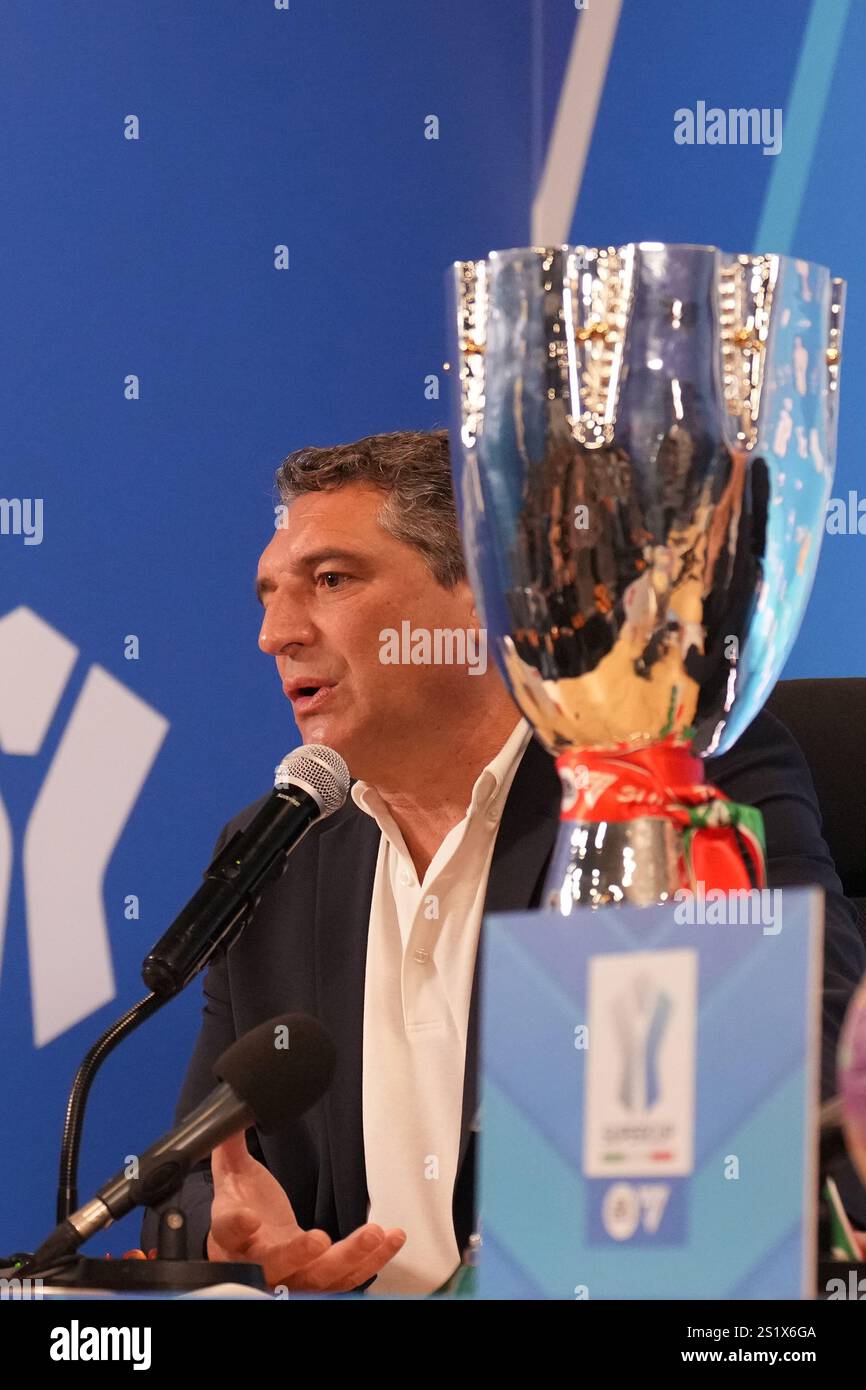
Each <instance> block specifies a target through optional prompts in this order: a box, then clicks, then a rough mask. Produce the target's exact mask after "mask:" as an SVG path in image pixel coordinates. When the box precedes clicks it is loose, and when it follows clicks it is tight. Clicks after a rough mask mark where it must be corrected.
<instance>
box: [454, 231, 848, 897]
mask: <svg viewBox="0 0 866 1390" xmlns="http://www.w3.org/2000/svg"><path fill="white" fill-rule="evenodd" d="M843 304H844V285H843V282H842V281H840V280H833V279H831V276H830V273H829V271H828V270H827V269H826V268H824V267H822V266H817V265H813V264H810V263H807V262H804V261H797V260H793V259H789V258H787V257H784V256H775V255H754V256H751V255H729V254H726V253H723V252H721V251H718V250H716V249H715V248H713V247H701V246H672V245H664V244H658V243H640V244H630V245H627V246H623V247H619V248H607V249H596V248H589V247H576V246H563V247H556V248H523V249H517V250H511V251H501V252H492V253H491V254H490V256H489V257H488V258H487V259H486V260H482V261H476V262H457V263H456V265H455V266H454V267H453V270H452V272H451V279H450V319H451V333H452V348H453V359H452V360H453V363H454V376H453V381H454V396H453V403H454V409H455V428H454V430H453V432H452V434H453V439H454V448H453V468H454V474H455V493H456V496H457V505H458V511H459V514H460V522H461V529H462V533H463V539H464V548H465V551H466V558H467V564H468V566H469V571H470V575H471V578H472V582H473V586H474V588H475V592H476V596H477V598H478V602H479V607H480V611H481V614H482V619H483V621H484V622H485V624H486V626H487V628H488V630H489V633H490V636H491V638H492V639H493V646H494V650H495V651H496V653H497V657H498V659H499V662H500V665H501V667H502V669H503V671H504V673H505V674H506V676H507V679H508V681H509V684H510V687H511V690H512V692H513V694H514V697H515V699H516V700H517V702H518V704H519V705H520V707H521V709H522V710H523V712H524V714H525V715H526V717H527V718H528V719H529V720H530V721H531V723H532V724H533V725H534V727H535V731H536V733H537V735H538V737H539V738H540V739H541V740H542V741H543V742H544V743H545V745H546V746H547V747H548V749H549V750H550V751H551V753H553V754H554V755H555V756H556V758H557V766H558V769H559V772H560V777H561V779H562V782H563V812H562V814H563V822H562V827H561V830H560V837H559V840H558V843H557V848H556V851H555V853H554V857H553V862H552V864H551V869H550V873H549V876H548V881H547V885H546V888H545V902H546V903H548V904H550V905H554V906H556V907H558V908H559V909H560V910H561V911H562V912H564V913H568V912H571V911H572V910H573V909H574V908H576V907H578V906H584V905H588V906H598V905H602V904H606V903H612V902H618V901H631V902H637V903H644V904H646V903H652V902H663V901H666V900H667V899H668V898H670V897H671V896H672V895H673V894H674V893H675V892H676V890H677V889H678V888H689V887H691V888H694V886H695V883H696V882H697V881H703V882H705V883H708V884H709V885H710V886H711V887H715V888H725V889H728V888H745V889H748V888H749V887H751V886H757V887H760V886H761V885H762V884H763V881H764V877H763V875H764V869H763V831H762V825H761V818H760V815H759V814H758V813H757V812H756V811H755V810H754V809H753V808H751V807H743V806H737V805H735V804H734V803H732V802H730V801H728V800H727V799H726V798H725V797H723V796H722V795H721V793H719V792H717V791H716V790H715V789H714V788H713V787H712V786H711V785H709V784H707V783H706V782H705V781H704V778H703V770H702V761H701V759H702V758H705V757H707V756H710V755H712V754H714V753H718V752H723V751H724V750H725V749H727V748H729V747H730V746H731V745H732V744H733V743H734V741H735V740H736V738H737V737H738V735H739V734H740V733H741V732H742V731H743V729H744V728H746V727H747V725H748V724H749V723H750V722H751V720H752V719H753V718H754V716H755V714H756V713H757V712H758V710H759V709H760V708H761V705H762V703H763V701H764V699H765V698H766V696H767V695H768V693H769V691H770V690H771V689H772V686H773V684H774V683H775V681H776V679H777V678H778V676H779V674H780V671H781V669H782V666H783V664H784V661H785V658H786V656H787V654H788V652H789V651H790V648H791V645H792V643H793V641H794V638H795V636H796V633H797V629H798V627H799V623H800V620H801V618H802V615H803V612H804V610H805V606H806V602H807V599H808V595H809V591H810V588H811V585H812V580H813V577H814V573H815V567H816V564H817V560H818V553H819V549H820V542H821V536H822V532H823V523H824V513H825V508H826V504H827V499H828V497H829V495H830V488H831V484H832V478H833V462H834V453H835V436H836V410H837V398H838V376H839V354H840V345H841V333H842V319H843Z"/></svg>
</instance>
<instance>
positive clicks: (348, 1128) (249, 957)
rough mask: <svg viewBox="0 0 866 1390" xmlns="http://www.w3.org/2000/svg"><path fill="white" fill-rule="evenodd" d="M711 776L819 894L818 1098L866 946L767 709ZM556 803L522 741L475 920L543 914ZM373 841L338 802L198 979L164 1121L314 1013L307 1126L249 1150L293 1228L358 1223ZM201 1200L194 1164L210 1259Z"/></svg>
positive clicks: (193, 1230)
mask: <svg viewBox="0 0 866 1390" xmlns="http://www.w3.org/2000/svg"><path fill="white" fill-rule="evenodd" d="M707 775H708V777H709V779H710V780H711V781H713V782H714V783H715V784H716V785H717V786H718V787H720V789H721V790H722V791H724V792H725V793H726V794H727V795H728V796H730V797H731V798H732V799H733V800H734V801H739V802H745V803H747V804H751V805H753V806H757V807H758V808H759V809H760V810H761V811H762V813H763V816H764V826H765V830H766V838H767V870H768V882H769V886H770V887H783V886H788V885H794V884H818V885H819V886H820V887H822V888H823V889H824V891H825V893H826V927H825V947H824V997H823V1056H822V1097H823V1098H827V1097H829V1096H830V1095H832V1094H834V1092H835V1089H836V1086H835V1075H834V1073H835V1050H836V1041H837V1037H838V1033H839V1029H840V1026H841V1022H842V1018H843V1015H844V1012H845V1008H846V1005H847V1003H848V1000H849V999H850V997H851V994H852V992H853V990H854V988H855V986H856V985H857V983H858V981H859V980H860V978H861V976H862V975H863V974H864V972H866V946H864V934H863V930H862V928H861V925H860V919H859V914H858V912H857V909H856V907H855V906H854V905H853V904H852V903H850V902H849V901H848V900H847V899H846V898H844V897H843V895H842V888H841V884H840V882H839V879H838V876H837V874H836V870H835V868H834V866H833V861H832V859H831V858H830V854H829V851H828V849H827V846H826V844H825V843H824V840H823V839H822V837H821V818H820V812H819V809H818V805H817V800H816V797H815V792H814V788H813V785H812V779H811V776H810V774H809V771H808V768H807V766H806V763H805V760H804V758H803V755H802V753H801V752H800V749H799V748H798V746H797V744H796V743H795V742H794V740H793V739H792V737H791V735H790V734H789V733H788V731H787V730H786V729H785V728H784V726H783V725H782V724H781V723H779V721H778V720H777V719H775V718H774V717H773V715H771V714H770V713H768V712H766V711H764V712H763V713H762V714H760V715H759V716H758V717H757V718H756V719H755V720H754V722H753V723H752V725H751V726H750V727H749V729H748V730H747V731H746V732H745V734H743V736H742V737H741V738H740V740H739V742H738V743H737V744H736V745H735V747H734V748H733V749H732V750H731V751H730V752H729V753H725V754H723V755H722V756H721V757H718V758H714V759H710V760H709V761H708V763H707ZM559 800H560V787H559V778H558V776H557V773H556V770H555V767H554V763H553V760H552V758H551V757H550V756H549V755H548V754H547V753H546V752H545V750H544V749H543V748H542V747H541V745H540V744H539V743H538V742H537V741H536V740H535V739H534V738H533V739H532V740H530V742H529V744H528V745H527V748H526V751H525V752H524V754H523V757H522V759H521V761H520V765H519V767H518V769H517V772H516V774H515V777H514V781H513V783H512V786H511V790H510V793H509V796H508V799H507V801H506V805H505V808H504V810H503V814H502V820H501V823H500V827H499V832H498V834H497V838H496V844H495V848H494V855H493V861H492V864H491V870H490V877H489V881H488V887H487V896H486V898H485V905H484V906H485V911H486V912H498V911H511V910H518V909H522V908H528V907H534V906H537V905H538V902H539V899H540V895H541V889H542V885H543V880H544V875H545V871H546V868H547V863H548V860H549V858H550V854H551V851H552V848H553V844H554V840H555V837H556V831H557V825H558V818H559ZM261 804H262V803H261V802H256V803H255V804H254V805H253V806H250V807H248V808H247V809H246V810H245V811H243V812H241V814H240V815H239V816H237V817H236V818H235V819H234V820H233V821H231V823H230V824H229V825H228V826H226V828H225V829H224V831H223V833H222V835H221V837H220V842H219V843H220V845H221V844H222V843H223V842H224V841H225V839H226V838H227V836H228V835H229V834H232V833H234V831H235V830H236V829H238V828H239V827H242V826H243V825H245V824H246V823H247V822H248V821H249V820H250V819H251V817H252V816H253V814H254V813H255V811H256V810H257V809H258V807H259V806H260V805H261ZM379 833H380V832H379V828H378V826H377V825H376V823H375V821H373V820H372V818H371V817H370V816H368V815H367V814H365V813H364V812H363V811H361V810H359V809H358V807H357V806H356V805H355V803H354V801H353V800H352V798H351V796H350V797H348V798H347V800H346V803H345V805H344V806H343V807H342V809H341V810H340V811H338V812H336V813H335V814H334V815H333V816H331V817H330V818H329V819H327V820H325V821H322V822H320V823H319V824H318V825H316V826H314V827H313V829H312V830H311V831H310V832H309V833H308V834H307V835H306V836H305V838H304V840H303V841H302V842H301V843H300V845H299V846H298V847H297V849H296V850H295V851H294V853H293V854H292V855H291V857H290V858H289V860H288V863H287V868H286V870H285V873H284V874H283V875H282V877H281V878H280V879H278V880H277V882H275V883H273V884H272V885H271V886H270V887H269V888H268V889H267V890H266V891H265V893H264V894H263V896H262V899H261V901H260V903H259V905H258V907H257V909H256V911H255V913H254V914H253V916H252V917H251V919H250V921H249V923H248V925H247V926H246V928H245V930H244V931H243V933H242V935H241V936H240V938H239V939H238V940H237V941H236V942H235V944H234V945H233V946H231V947H230V948H229V949H228V950H227V951H226V950H224V949H223V950H220V951H219V952H218V953H217V954H216V955H215V956H214V957H213V959H212V961H211V963H210V965H209V967H208V969H207V974H206V976H205V979H204V1001H205V1002H204V1010H203V1017H202V1026H201V1031H200V1033H199V1036H198V1040H197V1042H196V1045H195V1050H194V1052H193V1055H192V1059H191V1061H190V1064H189V1068H188V1070H187V1073H186V1078H185V1080H184V1083H183V1087H182V1089H181V1092H180V1098H179V1100H178V1103H177V1108H176V1112H175V1119H176V1120H179V1119H180V1118H182V1117H183V1116H184V1115H185V1114H186V1113H187V1112H188V1111H189V1110H191V1109H192V1108H193V1107H194V1106H195V1105H197V1104H198V1103H199V1101H200V1100H202V1099H203V1097H204V1096H205V1095H206V1094H207V1093H208V1091H210V1090H211V1089H212V1088H213V1086H214V1084H215V1082H214V1078H213V1075H212V1072H211V1067H212V1065H213V1063H214V1062H215V1061H216V1059H217V1058H218V1057H219V1055H220V1054H221V1053H222V1052H223V1051H224V1050H225V1049H226V1048H227V1047H228V1046H229V1045H230V1044H231V1043H232V1042H233V1041H234V1039H235V1038H237V1037H239V1036H240V1035H242V1034H243V1033H246V1032H247V1031H248V1030H249V1029H250V1028H254V1027H255V1026H256V1024H258V1023H262V1022H264V1021H265V1020H266V1019H269V1018H273V1017H274V1016H275V1015H276V1014H282V1013H294V1012H301V1013H309V1014H312V1015H314V1016H315V1017H316V1018H318V1019H319V1020H320V1021H321V1023H323V1024H324V1026H325V1028H326V1029H327V1030H328V1032H329V1033H330V1034H331V1036H332V1037H333V1039H334V1042H335V1043H336V1047H337V1057H338V1062H337V1070H336V1075H335V1078H334V1082H333V1085H332V1087H331V1090H330V1092H329V1093H328V1095H327V1096H325V1097H324V1098H323V1100H321V1101H320V1102H319V1103H318V1104H317V1105H316V1106H314V1107H313V1109H312V1110H310V1111H309V1112H308V1114H307V1115H306V1116H305V1117H304V1119H303V1120H302V1121H300V1122H297V1123H293V1124H290V1125H287V1126H286V1128H285V1129H283V1130H281V1131H280V1132H279V1133H271V1134H269V1135H266V1134H259V1133H258V1132H257V1131H256V1130H250V1131H248V1135H247V1139H248V1143H249V1146H250V1149H251V1152H253V1153H254V1154H255V1156H256V1157H258V1158H259V1159H260V1160H261V1161H262V1162H264V1163H265V1164H266V1165H267V1167H268V1168H269V1169H270V1171H271V1172H272V1173H273V1174H274V1176H275V1177H276V1178H277V1179H278V1181H279V1182H280V1183H281V1184H282V1186H283V1187H284V1188H285V1190H286V1192H287V1193H288V1194H289V1197H290V1199H291V1202H292V1205H293V1207H294V1210H295V1213H296V1215H297V1218H298V1221H299V1222H300V1224H301V1226H302V1227H304V1228H305V1229H306V1228H310V1227H314V1226H315V1227H319V1228H321V1229H323V1230H325V1231H327V1232H328V1234H329V1235H330V1236H331V1237H332V1238H333V1239H334V1240H337V1239H340V1238H342V1237H343V1236H347V1235H349V1233H350V1232H351V1231H353V1230H355V1229H356V1227H358V1226H360V1225H363V1223H364V1222H365V1221H366V1219H367V1185H366V1173H365V1165H364V1136H363V1128H362V1108H361V1064H362V1037H363V1019H364V974H365V961H366V950H367V927H368V921H369V914H370V901H371V897H372V889H373V877H374V872H375V867H376V856H377V850H378V845H379ZM482 942H483V934H482ZM480 957H481V951H479V959H480ZM478 977H479V969H478V966H477V965H476V971H475V980H474V984H473V990H472V1000H471V1006H470V1016H469V1030H468V1038H467V1047H466V1070H465V1080H464V1093H463V1120H462V1127H461V1135H460V1150H459V1161H458V1170H457V1179H456V1182H455V1186H454V1194H453V1215H454V1228H455V1235H456V1239H457V1245H458V1248H459V1249H463V1248H464V1247H465V1245H466V1243H467V1240H468V1237H469V1235H470V1233H471V1232H472V1229H473V1224H474V1200H475V1164H474V1159H475V1138H474V1133H473V1132H472V1129H471V1125H472V1119H473V1116H474V1115H475V1113H476V1110H477V1105H478ZM845 1187H846V1197H847V1200H848V1203H849V1206H850V1207H851V1209H852V1212H853V1214H854V1216H855V1218H856V1219H858V1220H860V1221H861V1222H862V1223H863V1224H864V1225H866V1192H864V1190H863V1189H862V1187H860V1185H859V1184H858V1183H857V1182H856V1179H854V1178H853V1175H850V1176H849V1178H848V1181H847V1182H846V1184H845ZM852 1193H853V1196H852ZM212 1196H213V1183H212V1178H211V1174H210V1168H209V1165H208V1164H202V1165H199V1168H198V1169H197V1170H196V1171H195V1172H193V1173H192V1174H191V1175H190V1177H188V1178H187V1180H186V1182H185V1184H184V1187H183V1190H182V1192H181V1194H180V1196H179V1197H176V1198H175V1199H173V1203H172V1204H173V1205H180V1206H182V1207H183V1209H184V1211H185V1212H186V1215H187V1219H188V1226H189V1255H190V1257H191V1258H200V1257H201V1256H202V1255H203V1254H204V1253H206V1251H205V1246H206V1240H207V1233H208V1229H209V1218H210V1205H211V1199H212ZM858 1203H859V1204H861V1205H860V1206H859V1208H858ZM160 1210H162V1208H161V1207H160V1208H157V1209H155V1210H153V1211H148V1212H147V1213H146V1215H145V1221H144V1225H143V1228H142V1246H143V1248H144V1249H148V1248H150V1247H152V1246H155V1245H156V1243H157V1221H158V1215H157V1213H158V1211H160Z"/></svg>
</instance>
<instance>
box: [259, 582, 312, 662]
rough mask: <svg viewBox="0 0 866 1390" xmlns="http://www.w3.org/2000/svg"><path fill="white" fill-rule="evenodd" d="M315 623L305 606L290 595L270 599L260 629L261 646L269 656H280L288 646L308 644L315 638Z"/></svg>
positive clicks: (275, 596)
mask: <svg viewBox="0 0 866 1390" xmlns="http://www.w3.org/2000/svg"><path fill="white" fill-rule="evenodd" d="M313 636H314V633H313V625H312V623H311V622H310V620H309V618H308V616H307V614H306V613H305V612H304V610H303V607H302V605H301V604H299V603H298V602H297V601H296V600H293V599H290V598H289V597H284V598H279V597H278V596H277V595H276V594H275V595H274V596H273V597H272V599H271V600H270V602H269V604H268V607H267V611H266V612H265V615H264V617H263V618H262V625H261V628H260V629H259V647H260V648H261V650H262V651H263V652H265V653H267V655H268V656H279V655H280V653H281V652H283V651H285V649H286V648H287V647H292V646H296V645H298V644H300V645H301V646H308V645H309V644H310V642H312V640H313Z"/></svg>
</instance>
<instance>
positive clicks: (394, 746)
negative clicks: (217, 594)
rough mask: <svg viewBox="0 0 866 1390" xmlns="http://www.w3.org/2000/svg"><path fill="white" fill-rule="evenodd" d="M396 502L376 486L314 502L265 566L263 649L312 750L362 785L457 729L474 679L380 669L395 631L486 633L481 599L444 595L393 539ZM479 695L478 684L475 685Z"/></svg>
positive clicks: (308, 499) (261, 580) (282, 532)
mask: <svg viewBox="0 0 866 1390" xmlns="http://www.w3.org/2000/svg"><path fill="white" fill-rule="evenodd" d="M385 496H386V495H385V493H383V492H382V491H381V490H379V489H377V488H373V487H371V486H369V485H368V484H366V483H349V484H347V485H346V486H345V487H341V488H337V489H334V490H333V491H330V492H313V493H305V494H303V495H302V496H300V497H298V498H297V499H296V500H295V501H294V502H293V503H292V504H291V505H290V506H289V508H288V512H287V520H286V524H285V526H284V527H283V528H281V529H279V530H277V531H275V533H274V538H273V540H272V541H271V542H270V544H269V545H268V546H267V548H266V549H265V551H264V552H263V554H262V557H261V559H260V561H259V568H258V580H257V589H258V592H259V597H260V598H261V601H262V604H263V606H264V610H265V613H264V618H263V620H262V626H261V631H260V633H259V646H260V647H261V649H262V651H264V652H268V653H269V654H270V655H271V656H273V657H274V658H275V659H276V663H277V671H278V673H279V676H280V681H281V683H282V686H283V690H284V692H285V694H286V695H287V696H288V698H289V699H290V700H291V702H292V708H293V711H294V716H295V722H296V723H297V726H298V729H299V730H300V733H301V737H302V739H303V741H304V743H324V744H327V745H328V746H329V747H331V748H334V749H336V750H337V752H338V753H341V754H342V756H343V757H344V758H345V759H346V762H347V763H348V765H349V769H350V771H351V772H352V774H353V776H356V777H369V776H371V775H372V774H373V773H374V771H375V769H376V768H377V767H381V765H382V758H383V750H384V749H385V748H389V749H391V750H394V751H395V752H396V753H397V754H398V756H399V751H400V749H401V746H402V745H403V744H404V743H405V747H406V749H407V751H408V749H409V747H411V742H412V739H413V737H414V738H418V737H419V736H423V735H425V734H427V735H430V734H434V733H435V731H436V729H437V728H441V729H446V728H447V727H448V716H449V712H451V713H452V714H453V710H454V703H453V702H454V701H455V700H459V699H460V697H461V694H463V695H465V691H466V683H467V675H468V673H467V670H466V667H465V666H463V667H460V666H456V665H445V664H442V665H438V666H436V665H411V664H402V665H394V664H387V663H383V662H382V661H381V660H380V653H381V650H382V646H383V643H382V640H381V639H380V633H382V632H383V630H385V629H389V628H390V629H395V630H396V631H397V632H398V633H399V632H400V631H401V624H402V623H403V622H404V621H406V620H408V621H409V623H410V624H411V627H412V628H413V629H419V628H426V629H428V630H433V629H435V628H451V629H454V628H461V629H464V630H465V629H467V628H469V627H475V626H477V619H476V617H475V613H474V609H473V604H472V594H471V590H470V588H469V586H468V584H466V583H465V582H461V583H459V584H458V585H456V586H455V588H454V589H453V590H452V589H445V588H443V587H442V585H441V584H439V583H437V581H436V579H435V578H434V576H433V574H432V573H431V571H430V569H429V568H428V566H427V563H426V561H425V560H424V558H423V557H422V555H421V554H420V553H419V551H418V550H416V549H415V548H414V546H410V545H407V544H405V543H404V542H403V541H398V540H395V539H394V537H393V536H390V535H389V534H388V532H387V531H385V530H383V529H382V527H381V526H380V525H379V523H378V521H377V515H378V512H379V510H380V508H381V507H382V504H383V502H384V501H385ZM469 683H470V684H473V682H472V681H471V679H470V681H469Z"/></svg>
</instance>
